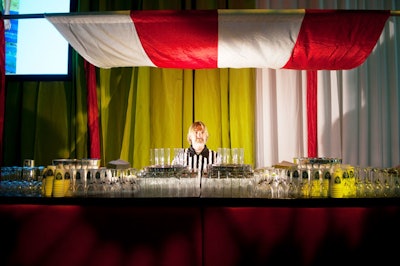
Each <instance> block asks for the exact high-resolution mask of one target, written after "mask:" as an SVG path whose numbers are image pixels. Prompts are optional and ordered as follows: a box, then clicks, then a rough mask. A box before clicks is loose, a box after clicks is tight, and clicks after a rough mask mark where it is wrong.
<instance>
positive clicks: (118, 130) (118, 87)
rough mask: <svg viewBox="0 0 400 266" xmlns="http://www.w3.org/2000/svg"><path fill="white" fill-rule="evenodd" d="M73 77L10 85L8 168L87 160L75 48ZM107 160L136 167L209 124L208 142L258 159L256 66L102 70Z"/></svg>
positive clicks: (107, 7)
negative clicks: (197, 125) (196, 125)
mask: <svg viewBox="0 0 400 266" xmlns="http://www.w3.org/2000/svg"><path fill="white" fill-rule="evenodd" d="M209 2H210V1H135V3H129V2H126V1H123V0H121V1H106V0H104V1H83V0H82V1H80V2H79V7H78V10H79V11H112V10H127V9H135V10H140V9H217V8H254V6H255V4H254V1H215V2H213V3H209ZM73 54H74V56H73V72H74V73H73V79H72V80H71V81H60V82H49V81H32V82H22V81H19V82H18V81H13V82H7V85H6V86H7V91H6V94H7V95H6V118H5V120H6V121H5V134H4V156H3V158H4V165H20V164H21V163H22V161H23V160H24V159H26V158H30V159H34V160H35V163H36V165H47V164H51V162H52V160H53V159H57V158H78V159H79V158H87V156H88V134H87V112H86V81H85V76H84V70H83V60H82V58H81V57H80V56H79V55H77V54H76V53H75V52H73ZM97 96H98V103H99V119H100V128H101V130H100V131H101V133H100V134H101V136H100V137H101V154H102V158H101V159H102V165H104V166H105V165H106V164H107V162H109V161H111V160H116V159H122V160H125V161H128V162H130V163H131V165H132V166H133V167H135V168H137V169H141V168H142V167H145V166H146V165H148V164H149V161H150V160H149V151H150V149H151V148H159V147H167V148H175V147H187V146H188V145H189V143H188V142H187V140H186V134H187V129H188V128H189V126H190V124H191V123H192V122H193V121H195V120H202V121H203V122H205V123H206V125H207V127H208V130H209V133H210V137H209V140H208V143H207V146H208V147H209V148H211V149H214V150H216V149H217V148H218V147H243V148H244V149H245V163H247V164H251V165H254V162H255V158H254V156H255V133H254V132H255V125H254V121H255V119H254V117H255V70H254V69H207V70H182V69H162V68H151V67H131V68H129V67H125V68H113V69H97Z"/></svg>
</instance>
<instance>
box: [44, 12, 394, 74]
mask: <svg viewBox="0 0 400 266" xmlns="http://www.w3.org/2000/svg"><path fill="white" fill-rule="evenodd" d="M389 16H390V11H371V10H304V9H299V10H264V9H262V10H260V9H251V10H184V11H176V10H142V11H120V12H109V13H71V14H53V15H51V14H49V15H45V17H46V18H47V19H48V20H49V21H50V22H51V23H52V24H53V25H54V26H55V27H56V29H57V30H58V31H59V32H60V33H61V34H62V35H63V36H64V37H65V39H66V40H67V41H68V42H69V43H70V45H71V46H72V47H73V48H74V49H75V50H76V51H77V52H78V53H79V54H80V55H81V56H82V57H84V58H85V59H86V60H87V61H88V62H90V63H91V64H93V65H95V66H97V67H100V68H112V67H128V66H152V67H162V68H180V69H202V68H228V67H229V68H248V67H250V68H253V67H254V68H273V69H307V70H319V69H327V70H338V69H351V68H354V67H357V66H359V65H360V64H362V63H363V62H364V61H365V59H366V58H367V57H368V56H369V54H370V53H371V51H372V50H373V48H374V46H375V45H376V43H377V40H378V38H379V36H380V34H381V32H382V30H383V28H384V26H385V23H386V21H387V19H388V17H389Z"/></svg>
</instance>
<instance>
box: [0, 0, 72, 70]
mask: <svg viewBox="0 0 400 266" xmlns="http://www.w3.org/2000/svg"><path fill="white" fill-rule="evenodd" d="M1 1H2V8H3V13H4V14H6V15H7V14H10V15H27V14H35V15H42V16H41V17H39V18H37V17H35V18H26V17H25V18H18V19H9V20H5V42H6V47H5V53H6V75H9V76H10V75H67V74H68V63H69V62H68V60H69V54H68V52H69V45H68V42H67V41H66V40H65V39H64V38H63V37H62V36H61V34H60V33H59V32H58V31H57V30H56V29H55V28H54V27H53V25H51V23H49V22H48V21H47V20H46V19H45V18H44V17H43V14H45V13H68V12H69V11H70V0H57V1H54V0H35V1H29V0H1Z"/></svg>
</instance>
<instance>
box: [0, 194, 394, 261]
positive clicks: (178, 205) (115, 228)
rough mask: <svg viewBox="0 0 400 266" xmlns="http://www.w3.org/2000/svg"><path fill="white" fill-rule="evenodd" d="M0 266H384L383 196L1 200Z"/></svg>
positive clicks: (386, 217) (386, 206) (390, 203)
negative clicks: (338, 197) (360, 197)
mask: <svg viewBox="0 0 400 266" xmlns="http://www.w3.org/2000/svg"><path fill="white" fill-rule="evenodd" d="M0 203H1V204H0V225H1V228H2V236H1V240H0V242H1V249H0V258H1V264H2V265H60V266H62V265H85V266H86V265H206V266H214V265H215V266H216V265H287V264H289V263H290V264H292V265H336V266H337V265H360V264H363V263H364V264H367V265H387V264H389V263H391V262H393V261H398V249H399V246H398V244H396V243H397V242H398V240H399V239H400V230H398V229H399V225H400V207H399V206H400V205H399V199H397V198H386V199H380V198H375V199H304V200H301V199H296V200H274V199H226V198H225V199H223V198H180V199H179V198H126V199H123V198H109V199H105V198H59V199H58V198H27V197H15V198H13V197H1V198H0Z"/></svg>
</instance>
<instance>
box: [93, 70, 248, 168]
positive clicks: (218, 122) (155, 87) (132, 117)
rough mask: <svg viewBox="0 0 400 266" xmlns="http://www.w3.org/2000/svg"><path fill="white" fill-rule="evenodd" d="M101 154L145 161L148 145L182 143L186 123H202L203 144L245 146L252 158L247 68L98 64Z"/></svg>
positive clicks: (137, 162)
mask: <svg viewBox="0 0 400 266" xmlns="http://www.w3.org/2000/svg"><path fill="white" fill-rule="evenodd" d="M99 72H100V75H99V91H98V93H99V96H100V100H99V102H100V105H99V106H100V110H101V112H100V118H101V132H102V158H103V159H104V162H109V161H111V160H116V159H122V160H126V161H129V162H130V163H131V164H132V165H133V166H134V167H135V168H138V169H140V168H142V167H144V166H147V165H149V156H150V154H149V151H150V149H151V148H161V147H164V148H178V147H187V146H188V145H189V143H188V142H187V140H186V134H187V129H188V128H189V126H190V124H191V123H192V122H193V121H195V120H202V121H203V122H205V123H206V125H207V127H208V130H209V133H210V138H209V141H208V143H207V145H208V146H209V148H211V149H214V150H217V148H218V147H243V148H245V162H246V163H248V164H253V162H254V93H255V89H254V88H255V84H254V79H255V76H254V75H255V73H254V70H253V69H234V70H232V69H213V70H196V71H192V70H176V69H157V68H148V67H140V68H117V69H112V70H104V69H101V70H100V71H99Z"/></svg>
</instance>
